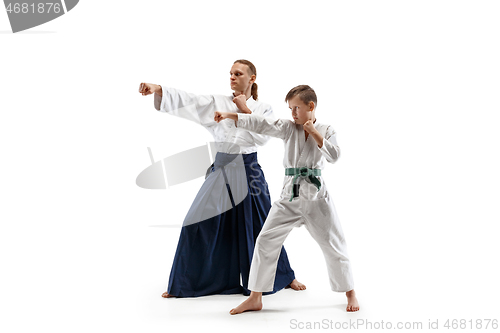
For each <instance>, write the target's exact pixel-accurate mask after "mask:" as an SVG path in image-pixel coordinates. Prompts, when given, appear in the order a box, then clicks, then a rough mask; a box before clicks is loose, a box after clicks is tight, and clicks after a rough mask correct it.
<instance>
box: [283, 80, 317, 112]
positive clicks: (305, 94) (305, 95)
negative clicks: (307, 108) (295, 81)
mask: <svg viewBox="0 0 500 333" xmlns="http://www.w3.org/2000/svg"><path fill="white" fill-rule="evenodd" d="M295 96H299V98H300V100H301V101H302V102H304V104H306V105H307V104H309V102H314V107H316V105H317V104H318V98H317V97H316V93H315V92H314V90H313V88H311V87H309V86H308V85H306V84H301V85H300V86H296V87H295V88H292V89H291V90H290V91H289V92H288V94H286V97H285V102H288V101H289V100H291V99H292V98H294V97H295Z"/></svg>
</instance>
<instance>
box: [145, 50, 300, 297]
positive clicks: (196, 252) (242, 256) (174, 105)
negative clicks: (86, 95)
mask: <svg viewBox="0 0 500 333" xmlns="http://www.w3.org/2000/svg"><path fill="white" fill-rule="evenodd" d="M255 79H256V70H255V66H253V64H252V63H251V62H249V61H247V60H237V61H235V62H234V64H233V66H232V67H231V71H230V84H231V89H232V90H234V92H235V94H233V96H222V95H205V96H200V95H195V94H190V93H186V92H184V91H181V90H177V89H173V88H167V87H165V86H159V85H156V84H150V83H141V85H140V88H139V92H140V93H142V94H143V95H150V94H153V93H154V97H155V99H154V103H155V108H156V109H157V110H158V111H160V112H165V113H168V114H171V115H174V116H178V117H181V118H185V119H188V120H191V121H194V122H196V123H198V124H200V125H202V126H203V127H204V128H206V129H207V130H208V131H209V132H210V133H211V134H212V135H213V137H214V139H215V141H216V142H217V143H218V147H217V149H218V152H217V156H216V158H215V162H214V165H213V168H212V172H211V173H210V174H209V175H208V177H207V179H206V180H205V182H204V184H203V185H202V187H201V189H200V191H199V192H198V194H197V196H196V198H195V200H194V202H193V204H192V205H191V208H190V210H189V212H188V214H187V216H186V218H185V220H184V223H183V227H182V229H181V234H180V237H179V243H178V246H177V250H176V253H175V257H174V261H173V264H172V269H171V271H170V278H169V282H168V288H167V292H165V293H163V294H162V296H163V297H165V298H167V297H172V296H176V297H198V296H205V295H213V294H234V293H243V294H247V295H248V294H249V293H250V291H249V290H248V288H247V287H248V276H249V272H250V262H251V259H252V255H253V250H254V244H255V240H256V239H257V235H258V233H259V232H260V230H261V228H262V225H263V223H264V220H265V218H266V216H267V214H268V212H269V209H270V207H271V202H270V197H269V191H268V189H267V182H266V181H265V178H264V174H263V172H262V170H261V168H260V165H259V164H258V162H257V146H259V145H263V144H265V143H266V142H267V141H268V140H269V137H268V136H266V135H261V134H257V133H250V132H248V131H246V130H243V129H241V128H237V127H236V126H235V125H234V122H224V123H220V124H219V123H217V122H215V121H214V119H213V115H214V111H215V110H225V111H229V112H234V113H236V112H247V113H254V114H257V115H260V116H262V117H274V116H273V111H272V109H271V107H270V106H269V105H268V104H265V103H261V102H259V101H257V84H256V83H255ZM242 105H244V106H245V109H244V111H241V109H239V108H240V107H241V106H242ZM237 158H239V159H240V163H234V162H233V160H236V159H237ZM230 164H234V165H237V166H238V165H239V167H230V166H229V165H230ZM235 169H237V170H236V171H235ZM221 170H222V172H220V171H221ZM224 170H225V171H224ZM238 170H239V171H238ZM241 171H242V172H241ZM241 175H243V176H241ZM220 180H222V182H220ZM231 180H233V181H231ZM250 183H251V184H252V186H248V185H249V184H250ZM226 186H227V188H226ZM236 191H239V192H242V191H243V192H245V193H244V195H243V196H240V198H241V200H235V198H236V196H235V192H236ZM227 207H229V208H227ZM279 252H280V254H278V255H279V263H278V267H277V269H276V272H275V273H276V276H277V277H276V281H275V283H274V284H273V287H272V288H271V290H270V291H269V292H270V293H273V292H276V291H278V290H280V289H282V288H284V287H286V286H288V285H289V286H290V287H291V288H293V289H297V290H302V289H305V286H304V285H302V284H301V283H299V282H298V281H297V280H296V279H295V275H294V272H293V270H292V269H291V267H290V264H289V262H288V257H287V255H286V252H285V250H284V248H283V249H281V248H280V250H279ZM240 281H241V285H240Z"/></svg>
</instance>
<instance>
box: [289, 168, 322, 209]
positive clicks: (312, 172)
mask: <svg viewBox="0 0 500 333" xmlns="http://www.w3.org/2000/svg"><path fill="white" fill-rule="evenodd" d="M285 176H294V177H293V180H292V197H291V198H290V201H292V199H293V197H294V196H295V187H294V186H293V185H294V184H295V182H296V181H297V178H298V177H299V176H300V177H302V178H305V177H309V180H310V181H311V183H313V184H314V185H316V187H317V188H318V191H319V189H320V188H321V182H320V181H319V180H318V178H316V176H321V169H310V168H306V167H302V168H288V169H285Z"/></svg>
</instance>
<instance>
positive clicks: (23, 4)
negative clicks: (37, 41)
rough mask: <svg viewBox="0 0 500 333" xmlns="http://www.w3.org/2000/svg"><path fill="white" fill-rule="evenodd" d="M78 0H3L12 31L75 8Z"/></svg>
mask: <svg viewBox="0 0 500 333" xmlns="http://www.w3.org/2000/svg"><path fill="white" fill-rule="evenodd" d="M78 1H79V0H47V1H33V0H4V1H3V2H4V4H5V9H6V10H7V15H8V16H9V21H10V26H11V28H12V32H14V33H15V32H19V31H23V30H26V29H30V28H33V27H36V26H38V25H41V24H44V23H46V22H49V21H52V20H53V19H56V18H58V17H59V16H62V15H64V14H66V13H67V12H69V11H70V10H72V9H73V8H75V6H76V4H77V3H78Z"/></svg>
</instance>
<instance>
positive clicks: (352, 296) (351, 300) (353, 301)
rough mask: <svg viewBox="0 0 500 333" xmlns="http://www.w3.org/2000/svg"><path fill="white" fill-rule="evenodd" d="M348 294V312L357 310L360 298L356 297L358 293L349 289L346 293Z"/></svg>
mask: <svg viewBox="0 0 500 333" xmlns="http://www.w3.org/2000/svg"><path fill="white" fill-rule="evenodd" d="M345 295H346V296H347V308H346V311H347V312H355V311H358V310H359V303H358V299H357V298H356V293H355V292H354V289H353V290H349V291H348V292H346V293H345Z"/></svg>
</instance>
